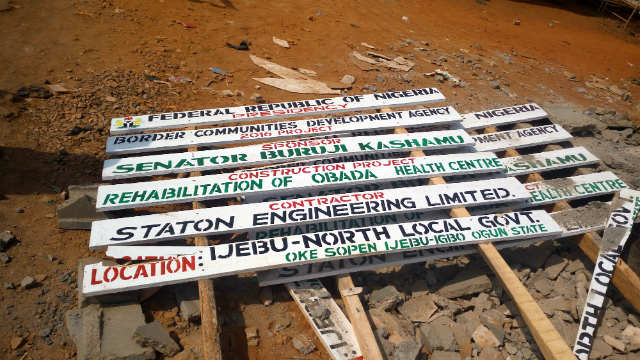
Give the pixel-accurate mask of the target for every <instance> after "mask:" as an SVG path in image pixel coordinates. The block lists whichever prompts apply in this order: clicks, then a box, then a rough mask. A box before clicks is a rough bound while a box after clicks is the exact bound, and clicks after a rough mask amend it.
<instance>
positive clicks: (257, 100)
mask: <svg viewBox="0 0 640 360" xmlns="http://www.w3.org/2000/svg"><path fill="white" fill-rule="evenodd" d="M249 100H251V101H253V102H255V103H257V104H264V103H265V102H266V100H265V99H264V98H263V97H262V95H260V94H258V93H253V94H251V97H250V98H249Z"/></svg>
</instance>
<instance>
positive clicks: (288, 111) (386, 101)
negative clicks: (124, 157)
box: [111, 88, 445, 135]
mask: <svg viewBox="0 0 640 360" xmlns="http://www.w3.org/2000/svg"><path fill="white" fill-rule="evenodd" d="M444 99H445V98H444V95H442V94H441V93H440V92H439V91H438V89H435V88H422V89H414V90H405V91H390V92H384V93H376V94H366V95H348V96H339V97H334V98H323V99H314V100H297V101H289V102H280V103H272V104H260V105H245V106H236V107H228V108H218V109H203V110H191V111H180V112H170V113H162V114H148V115H135V116H125V117H121V118H114V119H111V134H114V135H115V134H127V133H134V132H142V131H145V130H161V129H175V128H181V127H188V126H196V125H214V124H224V123H228V122H234V121H236V122H237V121H250V120H265V119H277V118H284V117H290V116H304V115H320V114H329V113H338V112H347V111H359V110H367V109H376V108H382V107H394V106H412V105H420V104H427V103H432V102H436V101H444Z"/></svg>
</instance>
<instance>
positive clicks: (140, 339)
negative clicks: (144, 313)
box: [133, 321, 180, 356]
mask: <svg viewBox="0 0 640 360" xmlns="http://www.w3.org/2000/svg"><path fill="white" fill-rule="evenodd" d="M133 337H134V339H135V341H136V342H137V343H138V344H140V345H142V346H150V347H152V348H154V349H155V350H156V351H158V352H160V353H162V354H164V355H167V356H174V355H176V354H177V353H179V352H180V345H178V344H177V343H176V342H175V341H174V340H173V339H172V338H171V335H169V332H168V331H167V330H166V329H165V328H164V327H163V326H162V325H160V323H159V322H157V321H153V322H150V323H148V324H144V325H142V326H139V327H138V328H137V329H136V331H135V333H134V335H133Z"/></svg>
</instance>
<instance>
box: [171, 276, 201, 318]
mask: <svg viewBox="0 0 640 360" xmlns="http://www.w3.org/2000/svg"><path fill="white" fill-rule="evenodd" d="M174 292H175V295H176V302H177V303H178V307H179V308H180V317H182V318H183V319H184V320H186V321H188V322H192V323H194V322H199V321H200V295H199V293H198V287H197V286H196V283H195V282H189V283H182V284H177V285H175V286H174Z"/></svg>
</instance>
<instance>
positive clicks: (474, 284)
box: [438, 270, 493, 299]
mask: <svg viewBox="0 0 640 360" xmlns="http://www.w3.org/2000/svg"><path fill="white" fill-rule="evenodd" d="M492 286H493V285H492V283H491V280H490V279H489V277H488V276H487V275H486V274H484V273H479V272H478V271H477V270H470V271H461V272H459V273H458V275H456V276H455V277H454V278H453V279H452V280H451V281H449V282H448V283H447V284H445V285H444V286H443V287H441V288H440V289H439V290H438V294H440V295H442V296H444V297H447V298H449V299H455V298H459V297H463V296H469V295H475V294H477V293H480V292H483V291H487V290H490V289H491V288H492Z"/></svg>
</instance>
